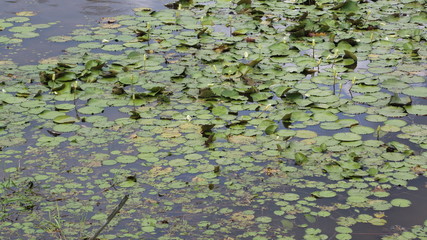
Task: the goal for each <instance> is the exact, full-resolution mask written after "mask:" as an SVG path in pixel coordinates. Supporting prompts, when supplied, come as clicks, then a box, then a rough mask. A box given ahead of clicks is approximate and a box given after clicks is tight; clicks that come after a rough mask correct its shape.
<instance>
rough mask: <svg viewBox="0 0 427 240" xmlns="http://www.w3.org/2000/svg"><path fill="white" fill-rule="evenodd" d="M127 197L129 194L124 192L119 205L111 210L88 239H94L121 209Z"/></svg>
mask: <svg viewBox="0 0 427 240" xmlns="http://www.w3.org/2000/svg"><path fill="white" fill-rule="evenodd" d="M128 199H129V194H126V195H125V196H124V197H123V199H122V201H120V203H119V205H118V206H117V207H116V208H115V209H114V210H113V212H112V213H111V214H110V216H108V218H107V222H106V223H105V224H104V225H103V226H102V227H101V228H100V229H99V230H98V231H97V232H96V233H95V235H94V236H93V237H92V238H90V240H95V239H96V238H97V237H98V235H99V234H100V233H101V232H102V230H104V228H105V227H106V226H107V225H108V224H109V223H110V222H111V220H112V219H113V218H114V217H115V216H116V214H117V213H118V212H119V211H120V209H122V207H123V206H124V205H125V203H126V201H127V200H128Z"/></svg>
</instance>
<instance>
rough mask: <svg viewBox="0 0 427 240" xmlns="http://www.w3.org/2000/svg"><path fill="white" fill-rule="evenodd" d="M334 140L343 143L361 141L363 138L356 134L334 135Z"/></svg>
mask: <svg viewBox="0 0 427 240" xmlns="http://www.w3.org/2000/svg"><path fill="white" fill-rule="evenodd" d="M333 137H334V139H336V140H339V141H343V142H352V141H358V140H361V139H362V137H361V136H360V135H359V134H356V133H349V132H347V133H345V132H344V133H336V134H334V136H333Z"/></svg>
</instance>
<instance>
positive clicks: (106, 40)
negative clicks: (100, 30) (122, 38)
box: [102, 39, 110, 43]
mask: <svg viewBox="0 0 427 240" xmlns="http://www.w3.org/2000/svg"><path fill="white" fill-rule="evenodd" d="M102 42H103V43H107V42H110V41H109V40H108V39H102Z"/></svg>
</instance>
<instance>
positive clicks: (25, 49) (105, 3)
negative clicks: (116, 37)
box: [0, 0, 171, 64]
mask: <svg viewBox="0 0 427 240" xmlns="http://www.w3.org/2000/svg"><path fill="white" fill-rule="evenodd" d="M168 2H171V1H169V0H72V1H69V0H0V18H10V17H16V13H18V12H22V11H33V12H35V13H36V15H35V16H32V17H31V23H32V24H48V23H56V24H54V25H53V26H51V27H49V28H46V29H40V30H38V31H37V32H38V33H39V34H40V36H39V37H37V38H30V39H25V40H24V41H23V43H22V44H20V46H19V47H13V50H11V49H10V48H8V46H6V45H4V44H0V61H1V60H12V61H14V62H15V63H17V64H34V63H37V62H38V61H40V60H41V59H43V58H47V57H52V56H57V55H60V54H61V51H63V50H64V49H65V48H67V47H69V46H70V45H69V43H66V44H59V43H52V42H50V41H47V38H49V37H51V36H58V35H64V34H67V33H70V32H71V31H72V30H73V29H76V28H78V27H82V26H96V24H97V23H98V22H100V21H101V20H102V18H105V17H113V16H118V15H123V14H132V13H133V11H132V9H134V8H140V7H144V8H152V9H154V10H159V9H163V8H165V6H164V4H166V3H168ZM4 34H7V33H6V32H5V31H3V32H0V36H2V35H4Z"/></svg>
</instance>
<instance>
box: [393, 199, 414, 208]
mask: <svg viewBox="0 0 427 240" xmlns="http://www.w3.org/2000/svg"><path fill="white" fill-rule="evenodd" d="M390 203H391V205H393V206H395V207H409V206H411V201H409V200H407V199H403V198H395V199H393V200H391V202H390Z"/></svg>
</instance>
